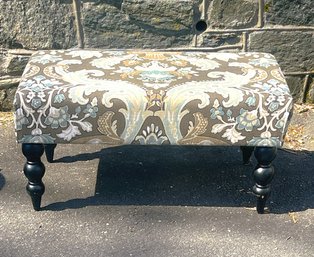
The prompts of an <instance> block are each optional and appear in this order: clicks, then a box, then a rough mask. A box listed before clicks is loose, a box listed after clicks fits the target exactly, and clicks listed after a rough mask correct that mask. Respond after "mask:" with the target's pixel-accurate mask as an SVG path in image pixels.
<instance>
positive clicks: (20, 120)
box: [15, 108, 29, 130]
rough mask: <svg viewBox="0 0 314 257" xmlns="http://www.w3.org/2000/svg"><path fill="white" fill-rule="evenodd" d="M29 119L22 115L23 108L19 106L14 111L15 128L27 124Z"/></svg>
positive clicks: (17, 128) (19, 128) (20, 127)
mask: <svg viewBox="0 0 314 257" xmlns="http://www.w3.org/2000/svg"><path fill="white" fill-rule="evenodd" d="M28 124H29V120H28V119H27V118H26V117H25V116H24V113H23V109H21V108H19V109H17V110H16V112H15V129H16V130H21V129H22V128H23V125H28Z"/></svg>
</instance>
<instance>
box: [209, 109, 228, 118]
mask: <svg viewBox="0 0 314 257" xmlns="http://www.w3.org/2000/svg"><path fill="white" fill-rule="evenodd" d="M210 113H211V115H210V118H211V119H213V120H214V119H216V118H217V116H223V115H224V114H225V113H224V111H223V110H222V107H221V106H219V107H218V108H211V109H210Z"/></svg>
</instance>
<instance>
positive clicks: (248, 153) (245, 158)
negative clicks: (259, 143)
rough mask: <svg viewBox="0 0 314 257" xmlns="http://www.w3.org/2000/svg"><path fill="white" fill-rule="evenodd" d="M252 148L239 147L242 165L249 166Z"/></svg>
mask: <svg viewBox="0 0 314 257" xmlns="http://www.w3.org/2000/svg"><path fill="white" fill-rule="evenodd" d="M254 148H255V147H254V146H240V149H241V151H242V156H243V164H244V165H249V164H250V159H251V156H252V153H253V151H254Z"/></svg>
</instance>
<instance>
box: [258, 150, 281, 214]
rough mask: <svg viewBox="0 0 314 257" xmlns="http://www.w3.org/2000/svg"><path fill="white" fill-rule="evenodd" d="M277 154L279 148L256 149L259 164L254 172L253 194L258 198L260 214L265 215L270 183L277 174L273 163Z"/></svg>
mask: <svg viewBox="0 0 314 257" xmlns="http://www.w3.org/2000/svg"><path fill="white" fill-rule="evenodd" d="M276 153H277V148H273V147H256V149H255V152H254V155H255V157H256V160H257V162H258V164H257V166H256V168H255V170H254V172H253V178H254V181H255V185H254V187H253V192H254V193H255V195H256V196H257V212H258V213H264V208H265V204H266V200H267V199H268V198H269V196H270V183H271V181H272V179H273V177H274V174H275V170H274V167H273V166H272V164H271V163H272V161H273V160H274V159H275V157H276Z"/></svg>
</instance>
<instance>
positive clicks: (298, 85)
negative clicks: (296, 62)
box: [285, 76, 304, 103]
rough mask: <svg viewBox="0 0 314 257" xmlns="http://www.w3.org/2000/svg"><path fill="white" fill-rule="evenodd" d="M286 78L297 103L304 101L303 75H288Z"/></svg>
mask: <svg viewBox="0 0 314 257" xmlns="http://www.w3.org/2000/svg"><path fill="white" fill-rule="evenodd" d="M285 78H286V81H287V84H288V86H289V89H290V92H291V95H292V97H293V100H294V101H295V102H297V103H298V102H302V97H303V82H304V79H303V78H302V77H301V76H286V77H285Z"/></svg>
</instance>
